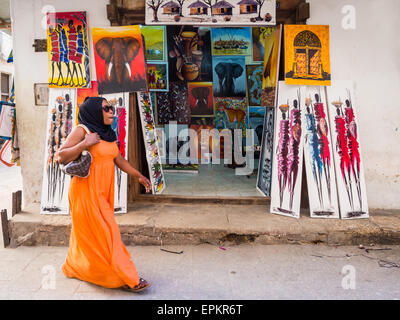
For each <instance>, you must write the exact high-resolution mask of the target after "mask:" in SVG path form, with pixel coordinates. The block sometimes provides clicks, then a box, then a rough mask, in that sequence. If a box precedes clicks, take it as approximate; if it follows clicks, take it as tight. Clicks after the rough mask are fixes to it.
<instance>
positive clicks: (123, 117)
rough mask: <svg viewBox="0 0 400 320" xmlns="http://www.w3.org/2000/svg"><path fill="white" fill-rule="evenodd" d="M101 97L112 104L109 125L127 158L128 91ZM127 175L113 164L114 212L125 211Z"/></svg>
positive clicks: (120, 149)
mask: <svg viewBox="0 0 400 320" xmlns="http://www.w3.org/2000/svg"><path fill="white" fill-rule="evenodd" d="M102 97H103V98H105V99H107V101H108V102H109V103H110V104H111V105H112V106H114V108H115V114H114V121H113V123H112V125H111V127H112V129H113V130H114V132H115V135H116V136H117V145H118V149H119V152H120V153H121V155H122V157H123V158H125V159H126V160H128V130H129V126H128V119H129V93H127V92H124V93H114V94H104V95H102ZM127 188H128V175H127V174H126V173H125V172H123V171H122V170H121V169H119V168H118V167H117V166H115V185H114V190H115V191H114V212H115V213H126V212H127V192H128V190H127Z"/></svg>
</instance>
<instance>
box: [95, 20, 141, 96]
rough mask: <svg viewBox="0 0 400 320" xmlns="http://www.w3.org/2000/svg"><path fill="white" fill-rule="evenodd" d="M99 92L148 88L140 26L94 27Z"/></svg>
mask: <svg viewBox="0 0 400 320" xmlns="http://www.w3.org/2000/svg"><path fill="white" fill-rule="evenodd" d="M92 39H93V47H94V50H93V52H94V59H95V63H96V75H97V82H98V84H99V93H100V94H107V93H118V92H132V91H144V90H147V81H146V66H145V58H144V52H143V44H142V34H141V32H140V26H139V25H134V26H124V27H109V28H92Z"/></svg>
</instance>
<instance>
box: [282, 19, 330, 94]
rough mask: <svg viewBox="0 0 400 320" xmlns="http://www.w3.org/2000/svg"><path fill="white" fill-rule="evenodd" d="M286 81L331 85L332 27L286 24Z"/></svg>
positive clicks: (289, 82)
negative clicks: (330, 41) (330, 42)
mask: <svg viewBox="0 0 400 320" xmlns="http://www.w3.org/2000/svg"><path fill="white" fill-rule="evenodd" d="M285 83H286V84H296V85H319V86H330V85H331V66H330V56H329V26H320V25H316V26H313V25H285Z"/></svg>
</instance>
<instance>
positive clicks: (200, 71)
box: [167, 26, 212, 82]
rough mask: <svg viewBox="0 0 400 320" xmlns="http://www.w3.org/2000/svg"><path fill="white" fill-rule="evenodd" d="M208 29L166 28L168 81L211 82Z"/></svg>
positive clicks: (190, 27) (209, 36) (188, 27)
mask: <svg viewBox="0 0 400 320" xmlns="http://www.w3.org/2000/svg"><path fill="white" fill-rule="evenodd" d="M210 43H211V35H210V29H209V28H205V27H201V28H199V27H192V26H167V49H168V64H169V80H170V82H176V81H212V71H211V44H210Z"/></svg>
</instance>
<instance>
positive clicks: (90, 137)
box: [83, 132, 100, 148]
mask: <svg viewBox="0 0 400 320" xmlns="http://www.w3.org/2000/svg"><path fill="white" fill-rule="evenodd" d="M83 141H84V144H85V146H86V148H89V147H91V146H93V145H95V144H97V143H99V142H100V136H99V134H98V133H97V132H94V133H89V134H87V135H86V136H85V139H84V140H83Z"/></svg>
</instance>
